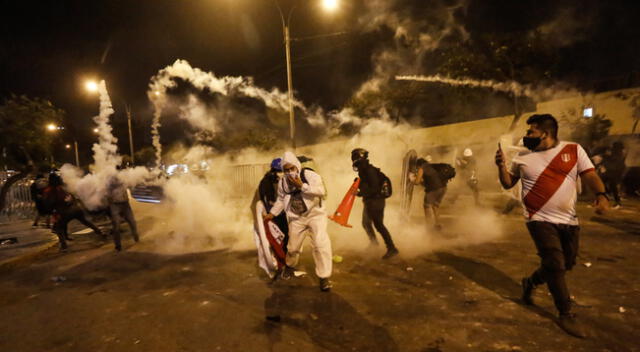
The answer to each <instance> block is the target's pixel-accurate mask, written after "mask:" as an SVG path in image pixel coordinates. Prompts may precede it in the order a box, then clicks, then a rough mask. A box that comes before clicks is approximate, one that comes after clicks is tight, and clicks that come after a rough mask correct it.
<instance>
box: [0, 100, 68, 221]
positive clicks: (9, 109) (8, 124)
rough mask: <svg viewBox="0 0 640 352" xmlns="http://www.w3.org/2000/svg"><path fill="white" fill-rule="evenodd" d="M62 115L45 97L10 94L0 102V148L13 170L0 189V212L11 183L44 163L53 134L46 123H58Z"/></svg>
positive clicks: (5, 161)
mask: <svg viewBox="0 0 640 352" xmlns="http://www.w3.org/2000/svg"><path fill="white" fill-rule="evenodd" d="M64 114H65V113H64V111H63V110H61V109H58V108H56V107H55V106H54V105H53V104H52V103H51V102H50V101H48V100H44V99H40V98H33V99H31V98H28V97H26V96H24V95H21V96H16V95H12V96H11V97H10V98H9V99H7V100H5V101H4V102H3V103H2V105H0V136H2V138H1V139H0V149H1V150H2V151H3V157H4V164H5V166H6V167H8V168H10V169H12V170H16V171H17V172H16V174H14V175H12V176H11V177H9V178H8V179H7V181H6V182H5V183H4V184H3V185H2V188H1V189H0V211H1V210H2V209H3V208H4V206H5V198H6V195H7V193H8V191H9V188H10V187H11V186H12V185H13V184H14V183H16V182H17V181H19V180H21V179H23V178H25V177H27V176H28V175H29V174H31V173H32V172H34V171H35V170H37V169H38V168H41V167H44V166H46V165H47V159H48V157H49V156H50V155H51V147H52V143H53V138H54V135H53V134H51V133H47V130H46V126H47V124H51V123H53V124H56V125H58V124H59V123H60V122H61V121H62V120H63V118H64Z"/></svg>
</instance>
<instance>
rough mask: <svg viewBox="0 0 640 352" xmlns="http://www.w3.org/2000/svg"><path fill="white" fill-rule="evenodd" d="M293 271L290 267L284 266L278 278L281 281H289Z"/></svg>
mask: <svg viewBox="0 0 640 352" xmlns="http://www.w3.org/2000/svg"><path fill="white" fill-rule="evenodd" d="M294 271H295V270H294V269H293V268H292V267H290V266H285V267H284V268H283V269H282V272H281V273H280V278H281V279H282V280H289V279H291V278H292V277H293V272H294Z"/></svg>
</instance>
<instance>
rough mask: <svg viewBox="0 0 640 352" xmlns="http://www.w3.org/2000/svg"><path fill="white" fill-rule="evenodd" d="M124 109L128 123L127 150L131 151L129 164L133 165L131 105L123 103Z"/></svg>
mask: <svg viewBox="0 0 640 352" xmlns="http://www.w3.org/2000/svg"><path fill="white" fill-rule="evenodd" d="M125 109H126V111H127V122H128V125H129V150H130V152H131V164H132V165H135V163H136V161H135V159H134V156H133V134H132V132H131V107H130V106H129V105H125Z"/></svg>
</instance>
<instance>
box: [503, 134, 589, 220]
mask: <svg viewBox="0 0 640 352" xmlns="http://www.w3.org/2000/svg"><path fill="white" fill-rule="evenodd" d="M591 170H594V167H593V163H591V160H590V159H589V156H588V155H587V153H586V152H585V151H584V149H582V147H581V146H580V145H579V144H576V143H569V142H559V143H558V145H557V146H555V147H553V148H551V149H547V150H544V151H539V152H532V151H528V150H527V151H523V152H520V153H519V154H518V155H517V156H516V157H515V158H513V160H512V162H511V168H510V173H511V174H512V175H514V176H517V177H520V182H522V205H523V207H524V215H525V217H526V219H527V221H546V222H551V223H554V224H567V225H578V217H577V215H576V199H577V190H576V189H577V179H578V176H579V175H581V174H583V173H585V172H588V171H591Z"/></svg>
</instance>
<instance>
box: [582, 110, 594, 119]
mask: <svg viewBox="0 0 640 352" xmlns="http://www.w3.org/2000/svg"><path fill="white" fill-rule="evenodd" d="M582 117H586V118H589V117H593V108H584V109H583V110H582Z"/></svg>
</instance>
